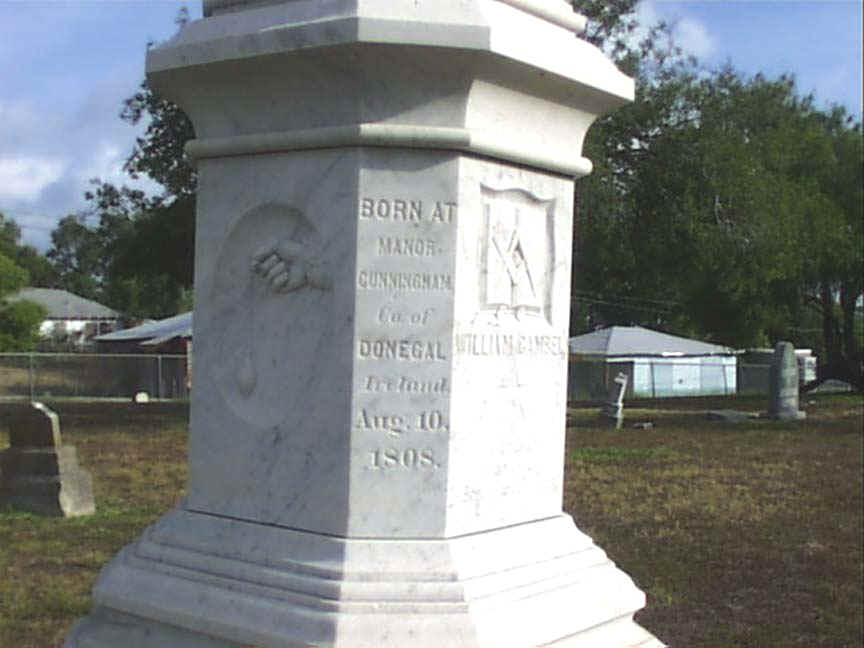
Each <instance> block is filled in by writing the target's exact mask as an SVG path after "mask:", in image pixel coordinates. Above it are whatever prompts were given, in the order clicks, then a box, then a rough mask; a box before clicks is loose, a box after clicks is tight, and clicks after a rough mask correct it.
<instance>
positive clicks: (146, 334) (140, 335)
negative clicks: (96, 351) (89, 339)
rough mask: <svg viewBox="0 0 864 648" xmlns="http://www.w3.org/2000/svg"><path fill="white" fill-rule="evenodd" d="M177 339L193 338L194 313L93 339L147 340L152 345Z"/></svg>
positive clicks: (104, 340)
mask: <svg viewBox="0 0 864 648" xmlns="http://www.w3.org/2000/svg"><path fill="white" fill-rule="evenodd" d="M176 337H182V338H191V337H192V311H190V312H188V313H181V314H180V315H174V316H173V317H168V318H166V319H162V320H155V321H150V322H145V323H144V324H141V325H140V326H133V327H132V328H128V329H123V330H122V331H114V332H113V333H106V334H105V335H100V336H98V337H95V338H93V339H94V340H96V341H97V342H129V341H133V340H147V341H148V342H149V343H151V344H160V343H162V342H166V341H168V340H172V339H174V338H176ZM148 342H145V343H148Z"/></svg>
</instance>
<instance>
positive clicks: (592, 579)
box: [65, 0, 662, 648]
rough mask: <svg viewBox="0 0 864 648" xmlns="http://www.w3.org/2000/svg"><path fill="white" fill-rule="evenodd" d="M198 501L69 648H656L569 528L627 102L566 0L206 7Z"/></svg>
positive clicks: (104, 599)
mask: <svg viewBox="0 0 864 648" xmlns="http://www.w3.org/2000/svg"><path fill="white" fill-rule="evenodd" d="M204 9H205V18H204V19H202V20H200V21H197V22H194V23H191V24H189V25H187V26H186V27H185V28H184V29H183V31H182V32H181V33H180V34H179V35H178V36H177V37H176V38H175V39H173V40H172V41H170V42H168V43H166V44H165V45H163V46H161V47H159V48H156V49H154V50H152V51H151V52H150V53H149V55H148V78H149V80H150V82H151V83H152V84H153V86H154V87H155V88H156V89H157V90H158V91H159V92H160V93H162V94H163V95H164V96H165V97H167V98H169V99H171V100H173V101H176V102H177V103H178V104H180V105H181V106H182V107H183V109H184V110H185V111H186V112H187V114H189V116H190V117H191V119H192V121H193V123H194V125H195V129H196V133H197V138H198V139H197V140H195V141H194V142H192V143H191V144H190V145H189V147H188V152H189V154H190V156H191V157H193V158H194V159H195V160H196V161H197V164H198V170H199V174H200V192H199V202H198V210H199V211H198V225H197V227H198V229H197V243H196V245H197V249H196V269H195V270H196V287H195V290H196V294H195V305H196V313H195V367H196V381H197V382H196V385H195V391H194V394H193V402H192V421H191V430H190V450H189V468H190V477H189V485H188V495H187V498H186V500H185V501H184V503H183V504H182V506H181V507H180V508H178V509H177V510H175V511H174V512H172V513H170V514H168V515H167V516H166V517H164V518H163V519H162V520H161V521H159V522H158V523H157V524H155V525H154V526H153V527H151V528H150V529H148V530H147V531H146V532H145V533H144V534H143V536H142V537H141V538H140V539H139V540H138V541H137V542H135V543H134V544H132V545H130V546H129V547H127V548H126V549H124V550H123V551H122V552H121V553H120V555H118V556H117V557H116V558H115V559H114V560H113V561H112V562H111V563H110V564H109V565H108V566H107V567H106V568H105V570H104V571H103V573H102V575H101V577H100V579H99V581H98V583H97V585H96V586H95V589H94V610H93V612H92V613H91V615H90V616H88V617H87V618H85V619H84V620H83V621H82V622H81V623H80V624H79V625H78V626H77V627H76V629H75V630H74V631H73V633H72V634H71V635H70V637H69V639H68V640H67V643H66V644H65V645H66V648H116V647H117V646H121V645H122V646H123V647H124V648H157V647H158V648H164V647H165V646H171V647H172V648H193V647H195V648H216V647H219V648H239V647H240V646H246V645H249V646H256V647H261V648H264V647H267V648H276V647H280V648H300V647H311V646H321V647H324V646H327V647H332V648H409V647H410V648H534V647H537V646H550V647H551V646H554V647H556V648H577V647H579V648H581V647H588V646H590V647H591V648H599V647H607V646H608V647H610V648H611V647H615V648H624V647H625V646H643V647H649V646H651V647H655V646H661V645H662V644H661V643H660V642H658V641H657V640H656V639H655V638H654V637H653V636H652V635H650V634H649V633H648V632H646V631H645V630H644V629H642V628H641V627H640V626H638V625H637V624H636V623H634V621H633V618H632V617H633V614H634V612H635V611H637V610H639V609H640V608H641V607H642V606H643V605H644V603H645V598H644V595H643V594H642V592H640V591H639V590H638V589H637V588H636V586H635V585H634V584H633V582H632V580H631V579H630V578H629V577H628V576H627V575H626V574H625V573H623V572H622V571H620V570H619V569H617V567H616V566H615V565H614V563H612V562H611V561H610V560H609V559H608V558H607V557H606V555H605V554H604V552H603V551H602V550H600V549H599V548H598V547H596V546H595V545H594V544H593V543H592V541H591V539H590V538H588V537H587V536H586V535H584V534H583V533H581V532H580V531H579V530H578V529H577V528H576V527H575V526H574V524H573V522H572V520H571V519H570V518H569V517H568V516H567V515H564V514H562V511H561V501H562V488H563V461H564V456H563V455H564V428H565V420H564V417H565V403H566V369H567V328H568V316H569V295H568V293H569V287H570V255H571V236H572V211H573V204H572V195H573V179H574V178H578V177H580V176H582V175H585V174H587V173H589V172H590V169H591V164H590V162H589V161H588V160H585V159H584V158H581V157H580V151H581V149H582V141H583V138H584V137H585V133H586V131H587V129H588V127H589V126H590V124H591V123H592V122H593V121H594V120H595V119H596V118H597V117H598V116H599V115H601V114H603V113H605V112H608V111H611V110H613V109H614V108H616V107H618V106H621V105H623V104H625V103H626V102H628V101H630V100H631V99H632V97H633V82H632V80H631V79H629V78H627V77H626V76H624V75H623V74H621V73H620V72H619V71H618V70H616V69H615V67H614V66H613V65H612V64H611V63H610V62H609V61H608V60H607V59H606V58H605V57H604V55H603V54H602V53H601V52H600V51H599V50H597V49H596V48H594V47H593V46H591V45H589V44H588V43H586V42H584V41H582V40H580V39H579V38H578V37H577V34H578V33H579V32H580V30H581V29H582V27H583V26H584V20H583V19H582V18H581V17H580V16H578V15H576V14H574V13H572V12H571V11H570V7H569V4H568V3H567V2H564V1H563V0H434V1H433V0H282V1H276V0H271V1H257V2H250V1H244V0H205V2H204Z"/></svg>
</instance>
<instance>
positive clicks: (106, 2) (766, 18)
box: [0, 0, 862, 249]
mask: <svg viewBox="0 0 864 648" xmlns="http://www.w3.org/2000/svg"><path fill="white" fill-rule="evenodd" d="M184 5H185V6H188V8H189V10H190V13H191V15H192V17H193V19H194V18H199V17H200V14H201V3H200V1H198V0H192V1H191V2H182V1H179V0H0V211H2V212H3V213H4V214H6V215H7V216H11V217H12V218H14V219H15V220H16V221H17V222H18V224H19V225H21V227H22V231H23V238H24V240H25V242H27V243H30V244H33V245H36V246H37V247H39V248H40V249H45V248H46V247H47V246H48V245H49V243H50V232H51V230H52V229H53V228H54V226H55V225H56V223H57V221H58V220H59V219H60V218H62V217H63V216H65V215H67V214H69V213H71V212H75V211H78V210H81V209H82V208H84V207H85V205H86V203H85V201H84V199H83V193H84V191H86V190H87V188H88V186H89V185H88V181H89V179H90V178H93V177H99V178H101V179H103V180H107V181H110V182H113V183H115V184H124V183H126V184H132V183H131V182H130V180H129V179H128V178H127V177H126V176H125V175H124V173H123V171H122V165H123V162H124V160H125V159H126V157H127V156H128V155H129V153H130V152H131V149H132V145H133V143H134V140H135V136H136V134H137V133H138V131H139V130H140V129H135V128H133V127H131V126H129V125H128V124H126V123H125V122H123V121H122V120H120V118H119V113H120V110H121V108H122V102H123V99H124V98H126V97H128V96H130V95H131V94H133V93H134V92H135V90H136V88H137V86H138V84H139V83H140V82H141V80H142V79H143V75H144V55H145V51H146V44H147V42H148V41H151V40H156V41H158V40H165V39H167V38H168V37H170V35H171V34H172V33H173V32H174V29H175V25H174V18H175V17H176V15H177V12H178V10H179V8H180V7H181V6H184ZM861 5H862V3H861V0H821V1H807V0H792V1H790V0H759V1H749V0H740V1H730V0H714V1H706V0H690V1H684V2H682V1H680V0H643V2H642V3H641V4H640V7H639V15H640V17H642V19H643V21H644V22H646V23H647V22H654V21H656V20H658V19H665V20H667V21H669V22H671V23H673V24H674V25H675V36H676V40H677V41H678V43H679V44H680V45H682V46H683V47H684V48H685V49H686V50H687V51H689V52H691V53H693V54H695V55H696V56H697V57H698V58H699V59H700V61H701V62H702V63H703V64H705V65H706V66H708V67H712V66H717V65H720V64H722V63H723V62H725V61H730V62H731V63H732V64H733V66H735V67H736V68H737V69H739V70H741V71H742V72H744V73H746V74H755V73H756V72H763V73H764V74H766V75H767V76H769V77H776V76H778V75H780V74H781V73H784V72H787V73H792V74H794V75H795V77H796V79H797V80H798V83H799V88H800V89H801V90H802V91H804V92H810V91H813V92H815V94H816V97H817V99H818V100H819V101H820V103H821V105H826V104H828V103H831V102H833V103H839V104H842V105H844V106H846V107H847V109H848V110H849V111H850V112H853V113H854V114H856V115H858V116H859V119H860V115H861V95H862V89H861V59H862V54H861V23H862V17H861ZM143 188H145V189H147V190H150V191H157V190H158V187H157V186H156V185H153V184H149V183H144V185H143Z"/></svg>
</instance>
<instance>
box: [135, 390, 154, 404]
mask: <svg viewBox="0 0 864 648" xmlns="http://www.w3.org/2000/svg"><path fill="white" fill-rule="evenodd" d="M132 400H133V401H135V402H136V403H149V402H150V394H148V393H147V392H143V391H142V392H138V393H136V394H135V396H134V397H133V399H132Z"/></svg>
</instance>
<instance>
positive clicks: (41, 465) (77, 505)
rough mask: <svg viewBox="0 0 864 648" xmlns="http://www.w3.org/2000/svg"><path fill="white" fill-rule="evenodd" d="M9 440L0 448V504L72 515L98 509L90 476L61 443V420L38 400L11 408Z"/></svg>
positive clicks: (49, 513) (45, 513)
mask: <svg viewBox="0 0 864 648" xmlns="http://www.w3.org/2000/svg"><path fill="white" fill-rule="evenodd" d="M9 445H10V447H9V448H8V449H7V450H4V451H2V452H0V508H4V507H7V506H8V507H11V508H14V509H18V510H22V511H30V512H32V513H38V514H41V515H56V516H60V517H63V516H65V517H72V516H78V515H90V514H92V513H95V512H96V506H95V503H94V501H93V480H92V479H91V477H90V473H88V472H87V471H85V470H82V469H81V468H80V466H79V465H78V455H77V452H76V450H75V447H74V446H69V445H63V444H62V442H61V438H60V419H59V417H58V416H57V414H56V413H55V412H53V411H51V410H50V409H48V408H47V407H46V406H45V405H43V404H42V403H28V404H27V405H24V406H22V407H16V408H14V409H12V415H11V416H10V420H9Z"/></svg>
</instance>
